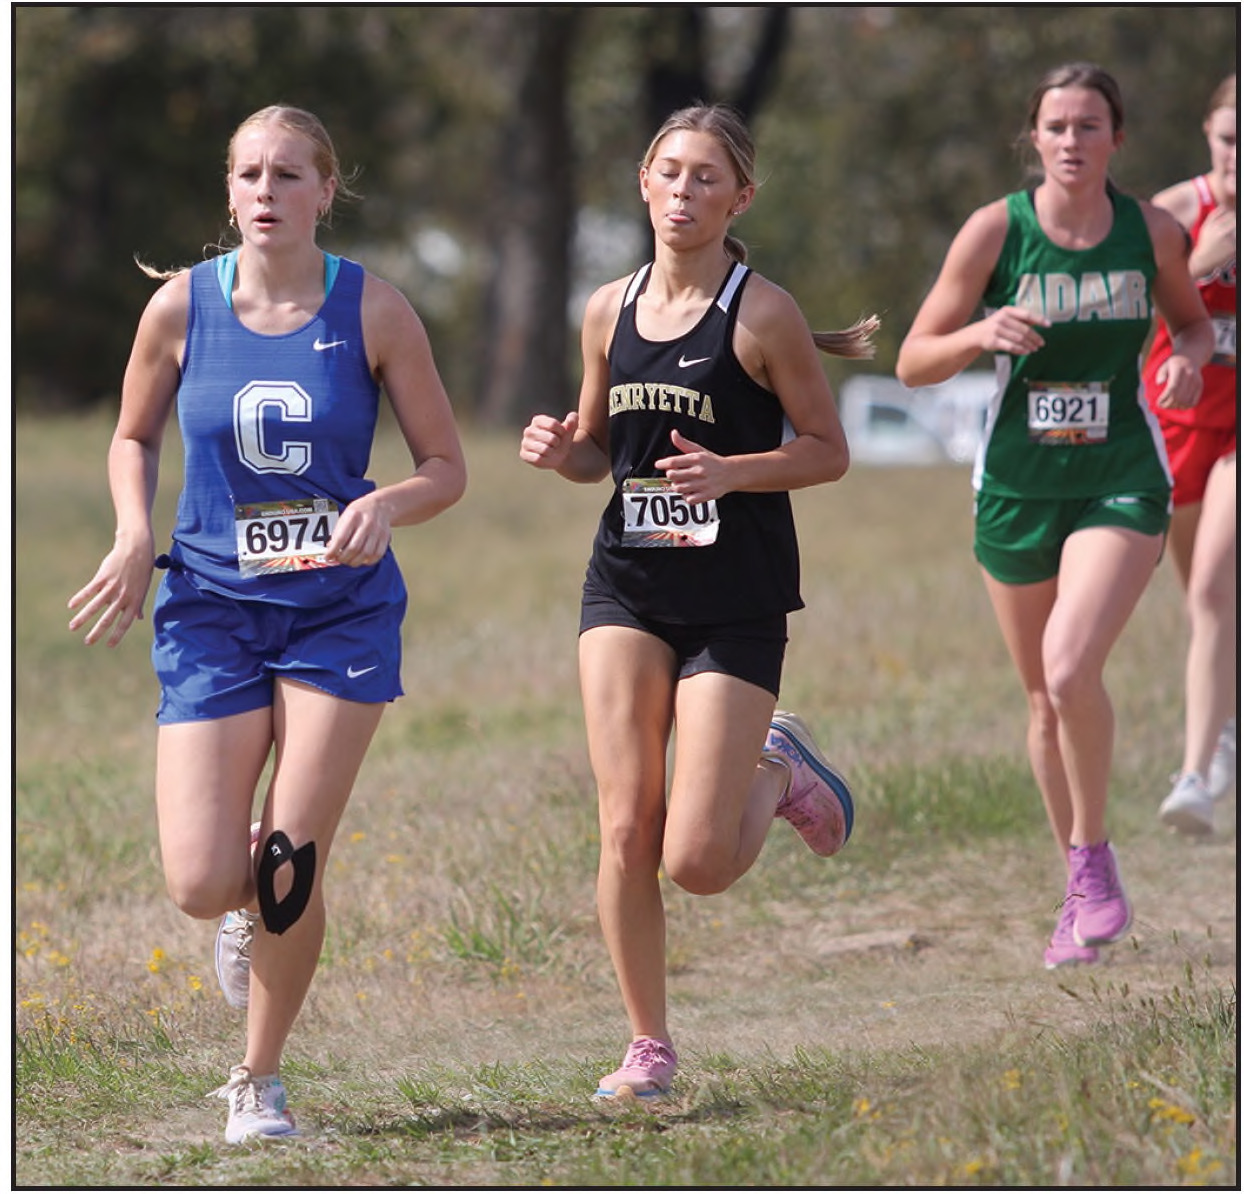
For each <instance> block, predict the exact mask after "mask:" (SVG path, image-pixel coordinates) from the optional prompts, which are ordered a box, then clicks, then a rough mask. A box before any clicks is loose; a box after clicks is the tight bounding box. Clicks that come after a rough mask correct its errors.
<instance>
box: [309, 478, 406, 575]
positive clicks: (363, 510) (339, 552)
mask: <svg viewBox="0 0 1244 1194" xmlns="http://www.w3.org/2000/svg"><path fill="white" fill-rule="evenodd" d="M392 537H393V532H392V527H391V525H390V522H389V514H388V510H387V509H386V508H385V506H384V504H383V502H381V501H379V500H378V499H377V496H376V493H375V492H373V493H369V494H368V495H367V496H366V497H361V498H359V499H358V500H357V501H353V502H351V503H350V504H349V505H348V506H347V507H346V508H345V509H344V510H343V511H342V512H341V517H340V518H339V519H337V526H336V529H335V530H334V531H333V537H332V538H331V539H330V540H329V541H328V551H327V552H326V553H325V559H326V560H327V561H328V562H329V563H333V564H345V565H347V566H348V567H350V568H367V567H369V566H371V565H372V564H378V563H379V562H380V561H381V560H382V559H383V558H384V553H385V552H386V551H388V550H389V542H390V540H391V539H392Z"/></svg>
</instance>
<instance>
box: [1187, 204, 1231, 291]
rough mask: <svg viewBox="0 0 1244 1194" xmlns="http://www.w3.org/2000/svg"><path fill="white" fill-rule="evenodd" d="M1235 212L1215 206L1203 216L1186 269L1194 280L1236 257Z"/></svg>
mask: <svg viewBox="0 0 1244 1194" xmlns="http://www.w3.org/2000/svg"><path fill="white" fill-rule="evenodd" d="M1237 243H1238V242H1237V240H1236V232H1235V212H1234V210H1233V209H1232V208H1229V207H1216V208H1214V210H1213V211H1211V212H1210V213H1209V215H1208V216H1206V217H1205V223H1203V224H1202V225H1201V235H1200V236H1199V237H1198V238H1197V242H1196V247H1195V248H1194V249H1193V250H1192V253H1191V255H1190V256H1189V258H1188V271H1189V273H1191V275H1192V277H1193V279H1194V280H1197V279H1204V278H1208V277H1211V276H1212V275H1213V274H1214V272H1215V271H1216V270H1220V269H1222V267H1223V266H1224V265H1226V264H1228V262H1231V261H1234V260H1235V258H1236V251H1237V250H1236V245H1237Z"/></svg>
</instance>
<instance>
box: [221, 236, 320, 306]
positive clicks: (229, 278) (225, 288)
mask: <svg viewBox="0 0 1244 1194" xmlns="http://www.w3.org/2000/svg"><path fill="white" fill-rule="evenodd" d="M340 269H341V258H340V257H338V256H337V255H336V254H335V253H325V254H324V295H325V297H327V296H328V294H329V292H330V291H331V290H332V288H333V283H334V282H336V281H337V271H338V270H340ZM237 273H238V251H237V249H233V250H231V251H230V252H228V253H221V255H220V256H219V257H217V258H216V280H217V281H218V282H219V283H220V293H221V294H222V295H224V299H225V306H226V307H228V308H229V310H230V311H232V310H233V279H234V278H235V277H237Z"/></svg>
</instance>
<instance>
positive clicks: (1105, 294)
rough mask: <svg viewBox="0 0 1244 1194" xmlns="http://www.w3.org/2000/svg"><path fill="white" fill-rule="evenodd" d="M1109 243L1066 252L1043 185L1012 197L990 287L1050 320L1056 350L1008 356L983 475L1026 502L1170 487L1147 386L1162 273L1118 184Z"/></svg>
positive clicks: (1045, 332)
mask: <svg viewBox="0 0 1244 1194" xmlns="http://www.w3.org/2000/svg"><path fill="white" fill-rule="evenodd" d="M1110 199H1111V202H1112V203H1113V204H1114V223H1113V225H1112V226H1111V229H1110V232H1109V234H1108V235H1107V236H1106V238H1105V240H1103V241H1102V242H1101V243H1100V244H1097V245H1094V246H1093V247H1092V248H1090V249H1064V248H1061V247H1060V246H1058V245H1056V244H1054V243H1053V242H1052V241H1051V240H1050V239H1049V237H1048V236H1046V234H1045V232H1044V231H1043V230H1042V228H1041V225H1040V223H1039V222H1038V220H1037V212H1036V207H1035V204H1034V197H1033V192H1031V191H1021V192H1017V193H1015V194H1012V195H1008V196H1007V197H1006V205H1007V217H1008V226H1007V233H1006V240H1005V242H1004V243H1003V246H1002V252H1001V253H1000V254H999V257H998V264H997V265H996V266H995V267H994V271H993V275H992V277H991V278H990V280H989V285H988V286H987V288H986V290H985V295H984V302H985V306H986V307H987V308H988V309H989V310H990V311H993V310H997V309H998V308H999V307H1005V306H1008V305H1012V306H1017V307H1027V308H1029V309H1030V310H1034V311H1038V312H1040V313H1041V314H1043V315H1045V316H1047V317H1048V318H1049V320H1050V326H1049V327H1048V328H1045V327H1042V328H1038V331H1039V332H1040V334H1041V336H1042V338H1043V339H1044V340H1045V346H1044V347H1043V348H1041V349H1039V350H1038V351H1037V352H1034V353H1032V354H1031V355H1029V356H1012V355H1011V354H1009V353H998V354H996V356H995V358H994V359H995V367H996V370H997V377H998V389H997V393H996V394H995V395H994V398H993V400H992V402H991V404H990V408H989V412H988V416H987V419H986V424H985V433H984V438H983V439H982V442H981V446H980V449H979V451H978V453H977V457H976V465H975V468H974V470H973V476H972V483H973V485H974V487H975V488H976V490H977V491H978V492H983V493H991V494H996V495H998V496H1002V497H1019V498H1042V499H1048V498H1055V499H1057V498H1091V497H1096V496H1105V495H1109V494H1117V493H1135V492H1139V491H1142V490H1146V491H1150V492H1154V491H1156V492H1161V491H1162V490H1164V489H1165V490H1168V491H1169V489H1170V484H1171V479H1170V472H1169V469H1168V467H1167V462H1166V450H1165V448H1164V447H1163V443H1162V435H1161V431H1160V430H1159V428H1158V425H1157V421H1156V420H1155V419H1154V418H1153V416H1152V414H1151V412H1150V411H1149V409H1148V407H1147V405H1146V403H1145V400H1144V394H1143V392H1142V389H1141V381H1140V365H1141V353H1142V351H1143V349H1144V345H1145V341H1146V338H1147V337H1148V334H1149V329H1150V326H1151V323H1152V319H1153V314H1154V310H1153V300H1152V285H1153V279H1154V276H1155V275H1156V273H1157V265H1156V262H1155V260H1154V256H1153V242H1152V240H1151V238H1150V236H1149V229H1148V227H1147V225H1146V224H1145V217H1144V213H1143V212H1142V211H1141V209H1140V204H1139V203H1137V202H1136V200H1135V199H1133V198H1131V197H1130V196H1128V195H1123V194H1120V193H1119V192H1118V191H1116V190H1114V188H1113V187H1112V188H1111V189H1110Z"/></svg>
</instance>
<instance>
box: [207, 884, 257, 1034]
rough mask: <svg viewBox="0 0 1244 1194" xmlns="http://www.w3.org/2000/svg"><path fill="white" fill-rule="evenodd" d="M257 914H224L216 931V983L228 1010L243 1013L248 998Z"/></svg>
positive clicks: (244, 912) (241, 910) (239, 911)
mask: <svg viewBox="0 0 1244 1194" xmlns="http://www.w3.org/2000/svg"><path fill="white" fill-rule="evenodd" d="M258 920H259V914H258V913H257V912H247V911H246V910H245V909H241V908H240V909H238V911H236V912H226V913H225V914H224V916H222V917H221V918H220V925H219V926H218V927H217V929H216V981H217V982H219V983H220V989H221V990H222V991H223V992H224V995H225V1002H226V1003H227V1004H228V1005H229V1006H230V1007H236V1008H238V1009H239V1010H240V1011H245V1010H246V1007H247V1005H248V1004H249V1003H250V995H251V942H252V941H254V940H255V924H256V922H257V921H258Z"/></svg>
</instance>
